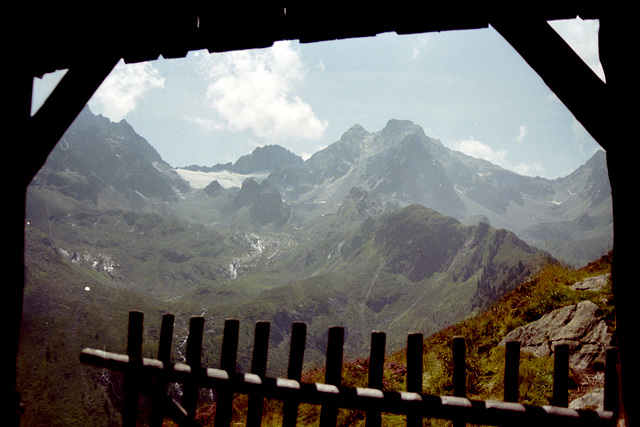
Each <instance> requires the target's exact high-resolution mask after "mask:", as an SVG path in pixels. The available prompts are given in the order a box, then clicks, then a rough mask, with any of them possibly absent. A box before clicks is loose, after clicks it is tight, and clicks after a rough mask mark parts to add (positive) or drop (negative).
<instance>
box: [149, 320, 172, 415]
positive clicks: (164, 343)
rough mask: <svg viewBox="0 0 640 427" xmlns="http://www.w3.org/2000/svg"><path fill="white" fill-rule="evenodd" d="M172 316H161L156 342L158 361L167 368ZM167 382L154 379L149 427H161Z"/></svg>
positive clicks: (169, 360) (169, 359)
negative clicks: (158, 338) (158, 337)
mask: <svg viewBox="0 0 640 427" xmlns="http://www.w3.org/2000/svg"><path fill="white" fill-rule="evenodd" d="M173 322H174V315H173V314H165V315H163V316H162V324H161V326H160V340H159V342H158V360H159V361H161V362H163V363H164V364H165V368H167V367H168V366H167V365H168V364H169V363H170V362H171V344H172V341H173ZM167 386H168V382H167V380H166V379H164V378H162V377H160V378H158V379H156V381H155V385H154V391H153V392H154V397H153V399H152V401H153V403H152V410H151V422H150V424H151V426H152V427H161V426H162V422H163V420H164V405H163V400H164V397H165V395H166V394H167Z"/></svg>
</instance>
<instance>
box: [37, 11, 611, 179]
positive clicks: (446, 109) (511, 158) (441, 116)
mask: <svg viewBox="0 0 640 427" xmlns="http://www.w3.org/2000/svg"><path fill="white" fill-rule="evenodd" d="M553 26H554V28H556V30H557V31H558V32H560V33H561V34H562V35H563V36H564V37H565V39H566V40H567V41H568V42H570V44H571V45H572V46H573V47H574V49H575V50H576V51H577V52H578V53H579V54H580V55H581V56H582V57H583V58H584V59H585V62H587V63H588V64H590V66H591V67H592V69H594V72H596V73H597V74H598V75H600V76H601V78H603V79H604V77H603V76H602V71H601V68H599V61H598V52H597V36H596V34H597V21H579V20H571V21H562V22H555V23H553ZM62 74H63V71H62V72H59V73H54V74H52V75H47V76H45V77H44V78H43V79H36V81H34V108H37V106H38V105H39V103H41V102H42V100H43V99H44V98H45V97H46V94H47V93H48V91H49V90H50V88H51V87H52V86H54V85H55V83H56V82H57V80H58V79H59V78H60V76H61V75H62ZM89 106H90V107H91V109H92V111H93V112H94V113H96V114H103V115H105V116H107V117H109V118H110V119H111V120H113V121H119V120H122V119H125V120H126V121H127V122H129V123H130V124H131V125H132V126H133V127H134V129H135V130H136V131H137V132H138V133H139V134H140V135H142V136H143V137H144V138H145V139H147V141H149V143H150V144H151V145H153V146H154V147H155V148H156V149H157V150H158V152H159V153H160V154H161V156H162V157H163V159H164V160H166V161H167V162H168V163H170V164H171V165H172V166H174V167H180V166H186V165H190V164H198V165H203V166H211V165H214V164H216V163H226V162H229V161H231V162H233V161H235V160H236V159H237V158H238V157H240V156H241V155H244V154H247V153H249V152H251V151H252V150H253V149H255V148H256V147H258V146H262V145H265V144H280V145H282V146H284V147H287V148H289V149H290V150H291V151H293V152H295V153H296V154H299V155H301V156H303V157H307V156H309V155H311V154H313V153H314V152H316V151H317V150H319V149H321V148H323V147H325V146H327V145H329V144H331V143H333V142H335V141H337V140H338V139H340V136H341V135H342V134H343V133H344V132H346V131H347V130H348V129H349V128H350V127H351V126H353V125H355V124H360V125H362V126H364V127H365V129H367V130H368V131H370V132H375V131H379V130H381V129H382V128H383V127H384V126H385V124H386V123H387V121H388V120H390V119H407V120H411V121H413V122H414V123H416V124H418V125H420V126H422V127H423V128H424V130H425V133H426V134H427V135H428V136H431V137H433V138H437V139H440V140H441V141H442V142H443V144H445V145H446V146H448V147H450V148H453V149H458V150H461V151H464V152H466V153H467V154H470V155H473V156H474V157H481V158H485V159H487V160H489V161H491V162H493V163H495V164H498V165H500V166H502V167H505V168H507V169H511V170H513V171H515V172H518V173H521V174H524V175H530V176H536V175H539V176H543V177H546V178H557V177H560V176H565V175H567V174H569V173H570V172H572V171H573V170H575V169H576V168H577V167H578V166H580V165H581V164H583V163H584V162H585V161H586V160H588V159H589V157H591V156H592V155H593V153H594V152H595V151H596V150H597V149H599V148H600V147H599V146H598V145H597V143H596V142H595V141H594V140H593V138H591V136H589V135H588V134H587V133H586V131H585V130H584V129H583V128H582V126H581V125H580V124H579V123H577V122H576V121H575V118H574V117H573V115H572V114H571V113H570V112H569V111H568V110H567V109H566V108H565V107H564V106H563V105H562V103H560V102H559V100H558V99H557V98H556V97H555V96H554V95H553V93H552V92H551V91H550V90H549V89H548V88H547V87H546V85H545V84H544V83H543V82H542V80H541V79H540V78H539V77H538V76H537V74H536V73H535V72H534V71H533V70H532V69H531V68H530V67H529V66H528V65H527V64H526V63H525V62H524V60H522V58H521V57H520V56H519V55H518V54H517V53H516V52H515V51H514V50H513V48H511V46H510V45H509V44H508V43H507V42H506V41H504V40H503V39H502V37H501V36H500V35H499V34H498V33H497V32H496V31H495V30H493V29H492V28H488V29H482V30H465V31H448V32H442V33H426V34H415V35H402V36H398V35H396V34H393V33H385V34H381V35H378V36H376V37H368V38H361V39H349V40H340V41H334V42H321V43H311V44H301V43H299V42H297V41H295V40H292V41H283V42H277V43H275V44H274V45H273V46H272V47H271V48H268V49H259V50H247V51H236V52H226V53H216V54H209V53H207V52H205V51H203V52H191V53H190V54H189V55H187V57H186V58H182V59H173V60H165V59H162V58H160V59H158V60H156V61H151V62H148V63H141V64H131V65H124V64H123V63H121V64H119V65H118V66H117V67H116V68H115V69H114V71H113V72H112V73H111V75H110V76H109V77H108V78H107V80H105V82H104V83H103V85H102V86H101V87H100V88H99V89H98V91H97V92H96V94H95V95H94V97H93V98H92V99H91V101H90V102H89Z"/></svg>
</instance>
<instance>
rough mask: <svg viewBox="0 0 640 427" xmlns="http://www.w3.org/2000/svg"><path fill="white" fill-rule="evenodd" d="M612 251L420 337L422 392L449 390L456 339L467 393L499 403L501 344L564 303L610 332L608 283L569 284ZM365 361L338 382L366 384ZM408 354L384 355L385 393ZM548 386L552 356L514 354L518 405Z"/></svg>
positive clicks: (586, 381)
mask: <svg viewBox="0 0 640 427" xmlns="http://www.w3.org/2000/svg"><path fill="white" fill-rule="evenodd" d="M610 268H611V256H610V254H609V255H607V256H605V257H603V258H601V259H600V260H598V261H596V262H593V263H590V264H589V265H587V266H586V267H584V268H581V269H573V268H567V267H565V266H563V265H560V264H557V263H553V264H549V265H547V266H546V267H545V268H544V269H542V270H541V271H540V272H539V273H538V274H536V275H535V276H534V277H532V278H531V279H530V280H528V281H526V282H525V283H522V284H521V285H520V286H518V287H517V288H516V289H514V290H513V291H511V292H509V293H508V294H506V295H505V296H504V297H503V298H501V299H500V300H499V301H498V302H496V303H495V304H493V305H492V306H491V307H490V308H489V309H487V310H486V311H484V312H482V313H480V314H478V315H476V316H474V317H472V318H470V319H467V320H465V321H462V322H459V323H457V324H455V325H453V326H450V327H447V328H445V329H443V330H442V331H439V332H437V333H435V334H433V335H431V336H429V337H427V338H425V340H424V350H423V356H424V359H423V360H424V362H423V372H424V374H423V382H422V387H423V393H426V394H432V395H452V394H453V382H452V372H453V361H452V356H451V342H452V339H453V338H454V337H455V336H462V337H464V338H465V340H466V346H467V396H468V397H469V398H471V399H479V400H502V397H503V392H504V390H503V378H504V357H505V354H504V353H505V352H504V347H503V346H500V345H499V343H500V341H501V340H502V339H503V338H504V337H505V336H506V335H507V333H509V332H510V331H512V330H514V329H515V328H517V327H519V326H523V325H526V324H528V323H530V322H532V321H535V320H537V319H540V318H541V317H542V316H543V315H545V314H548V313H550V312H552V311H553V310H555V309H558V308H560V307H564V306H567V305H573V304H576V303H578V302H580V301H583V300H590V301H592V302H594V303H595V304H597V305H598V307H599V314H600V316H602V318H603V319H604V320H605V321H606V323H607V326H608V327H609V329H610V331H612V332H613V333H614V336H615V322H614V317H615V314H614V307H613V300H612V290H611V284H610V281H609V283H608V284H607V285H606V286H605V287H604V288H603V289H602V290H599V291H594V292H590V291H588V292H584V291H576V290H573V289H571V288H570V285H572V284H574V283H577V282H579V281H581V280H583V279H585V278H587V277H592V276H600V275H607V274H609V273H610ZM603 367H604V366H603V364H602V362H601V361H600V360H598V361H596V362H594V363H593V364H592V365H591V366H589V368H588V369H586V370H583V371H578V370H576V369H572V370H571V371H570V400H572V399H575V398H577V397H579V396H582V395H584V394H586V393H588V392H591V391H593V390H597V389H598V388H600V387H602V384H601V383H599V382H598V381H596V380H594V378H595V377H597V374H598V372H600V371H602V369H603ZM367 369H368V360H367V359H365V358H359V359H356V360H350V361H347V362H346V363H345V364H344V366H343V376H342V385H343V386H348V387H366V386H367ZM302 381H303V382H319V383H322V382H324V369H320V368H318V369H312V370H309V371H307V372H306V373H305V374H304V376H303V379H302ZM405 381H406V351H405V350H400V351H397V352H393V353H391V354H389V355H388V356H387V357H386V360H385V371H384V389H385V390H400V391H401V390H405V389H406V382H405ZM552 386H553V358H552V357H543V358H539V357H536V356H534V355H532V354H528V353H526V352H522V354H521V358H520V403H524V404H531V405H548V404H549V402H550V399H551V395H552ZM246 409H247V399H246V397H245V396H238V397H236V399H235V402H234V418H235V422H238V423H243V422H244V418H245V416H246ZM281 409H282V405H281V403H280V402H275V401H268V402H267V404H266V406H265V415H264V418H263V425H267V426H270V425H274V426H275V425H281V422H282V419H281V416H282V415H281ZM214 414H215V404H212V405H205V406H203V407H201V408H200V409H199V415H198V417H199V419H200V421H201V422H203V423H205V425H212V423H213V417H214ZM319 414H320V407H318V406H314V405H306V404H303V405H301V408H300V412H299V417H298V425H317V423H318V420H319ZM338 425H354V426H357V425H364V413H362V412H358V411H349V410H340V414H339V421H338ZM383 425H389V426H393V425H406V421H405V417H404V416H398V415H390V414H383ZM424 425H433V426H439V425H449V424H448V422H445V421H443V420H425V421H424Z"/></svg>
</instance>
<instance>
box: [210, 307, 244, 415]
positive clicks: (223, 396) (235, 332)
mask: <svg viewBox="0 0 640 427" xmlns="http://www.w3.org/2000/svg"><path fill="white" fill-rule="evenodd" d="M239 335H240V322H239V321H238V320H237V319H227V320H226V321H225V322H224V332H223V336H222V350H221V356H220V369H222V370H223V371H227V374H228V375H229V377H231V376H232V375H233V374H235V373H236V365H237V359H238V339H239ZM232 412H233V390H224V389H218V393H217V394H216V415H215V419H214V424H215V425H216V426H228V425H229V424H231V418H232V417H233V414H232Z"/></svg>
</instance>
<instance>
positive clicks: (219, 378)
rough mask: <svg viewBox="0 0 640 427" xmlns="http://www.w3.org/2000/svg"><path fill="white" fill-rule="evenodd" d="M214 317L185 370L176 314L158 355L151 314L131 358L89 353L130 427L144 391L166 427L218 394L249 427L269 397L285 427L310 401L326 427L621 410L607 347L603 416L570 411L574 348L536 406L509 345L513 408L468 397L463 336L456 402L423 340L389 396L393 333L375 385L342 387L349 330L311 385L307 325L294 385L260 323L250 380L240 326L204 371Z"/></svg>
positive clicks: (377, 346) (377, 335) (411, 343)
mask: <svg viewBox="0 0 640 427" xmlns="http://www.w3.org/2000/svg"><path fill="white" fill-rule="evenodd" d="M203 325H204V319H203V318H202V317H194V318H192V319H191V324H190V331H189V336H188V338H187V353H186V358H185V362H184V363H172V362H171V361H170V356H169V354H170V349H171V335H172V333H173V316H172V315H165V316H164V317H163V322H162V328H161V333H160V343H159V346H158V358H157V359H152V358H143V357H142V313H140V312H131V313H130V316H129V337H128V346H127V354H117V353H111V352H108V351H104V350H98V349H84V350H83V351H82V352H81V354H80V361H81V362H82V363H85V364H88V365H92V366H96V367H100V368H106V369H110V370H113V371H119V372H122V373H124V375H125V380H124V381H125V383H124V386H125V397H124V400H125V401H124V404H123V414H122V417H123V425H124V426H128V425H136V420H137V410H138V402H139V395H140V393H141V394H143V395H145V396H146V397H147V398H149V400H150V401H151V403H152V411H151V416H150V417H151V422H150V424H151V425H157V426H160V425H162V421H163V419H164V417H165V416H169V417H170V418H172V419H173V420H174V421H175V422H177V423H178V424H180V425H185V426H197V425H199V424H198V423H197V421H196V420H194V415H195V411H196V407H197V396H198V390H199V389H201V388H205V389H214V390H217V396H216V413H215V420H214V424H215V425H216V426H219V425H229V424H230V423H231V418H232V413H231V411H232V402H233V395H234V394H236V393H238V394H244V395H247V396H249V406H248V412H247V425H248V426H259V425H260V423H261V421H262V410H263V403H264V400H265V399H275V400H280V401H282V402H284V406H283V425H285V426H290V425H295V423H296V419H297V414H298V406H299V404H301V403H307V404H314V405H320V406H321V412H320V425H321V426H335V425H336V421H337V413H338V409H339V408H344V409H351V410H360V411H365V412H366V425H367V426H368V427H371V426H379V425H380V424H381V414H382V413H391V414H399V415H406V420H407V425H422V420H423V418H438V419H445V420H452V421H453V422H454V425H455V426H464V425H465V424H466V423H472V424H481V425H496V426H502V425H505V426H540V425H544V426H549V425H562V426H614V425H615V424H616V412H617V404H618V401H617V396H618V381H617V378H618V377H617V370H616V364H617V351H616V350H615V348H611V349H608V350H607V361H606V362H607V365H606V366H607V367H606V369H605V372H606V377H605V397H604V409H603V410H575V409H570V408H567V400H568V372H569V369H568V366H569V365H568V364H569V359H568V347H567V346H566V345H565V346H563V347H561V348H560V349H559V350H558V346H556V349H557V350H556V351H555V355H556V357H555V367H554V369H555V371H554V387H553V397H552V400H551V403H552V405H547V406H531V405H524V404H520V403H518V369H519V357H520V346H519V344H518V343H517V342H512V343H508V344H507V349H506V350H507V351H506V357H505V377H504V381H505V384H504V401H480V400H473V399H469V398H467V397H466V373H465V370H466V368H465V351H466V350H465V341H464V339H463V338H462V337H456V338H454V340H453V343H452V352H453V361H454V370H453V375H454V376H453V383H454V393H453V394H454V395H453V396H433V395H427V394H423V393H422V377H423V372H422V369H423V368H422V367H423V363H422V354H423V336H422V334H410V335H409V336H408V339H407V379H406V391H386V390H382V372H383V362H384V347H385V339H386V336H385V334H384V333H382V332H374V333H372V335H371V354H370V358H369V379H368V384H367V387H366V388H349V387H343V386H341V377H342V363H343V339H344V329H343V328H341V327H334V328H330V329H329V331H328V335H329V336H328V345H327V360H326V367H325V368H326V370H325V382H324V383H305V382H302V381H301V376H302V362H303V355H304V346H305V341H306V325H305V324H304V323H298V322H296V323H294V324H293V325H292V335H291V348H290V352H289V366H288V371H287V378H271V377H268V376H266V366H267V352H268V338H269V323H267V322H259V323H257V324H256V330H255V337H254V351H253V359H252V363H251V372H250V373H239V372H236V357H237V349H238V333H239V327H238V326H239V322H238V321H237V320H233V319H231V320H227V321H226V322H225V328H224V335H223V343H222V350H221V359H220V369H214V368H206V367H202V366H201V364H200V360H201V359H200V358H201V352H202V334H203V330H204V328H203ZM168 383H179V384H182V385H183V395H182V399H181V401H180V402H176V401H175V400H174V399H172V398H170V397H169V396H168V395H167V385H168Z"/></svg>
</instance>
